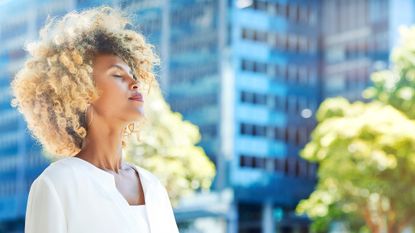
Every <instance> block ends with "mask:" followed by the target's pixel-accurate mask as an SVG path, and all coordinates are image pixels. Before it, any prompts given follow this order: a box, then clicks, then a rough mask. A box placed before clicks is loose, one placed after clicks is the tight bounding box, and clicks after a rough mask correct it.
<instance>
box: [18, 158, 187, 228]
mask: <svg viewBox="0 0 415 233" xmlns="http://www.w3.org/2000/svg"><path fill="white" fill-rule="evenodd" d="M135 168H136V169H137V171H138V172H139V175H140V180H141V184H142V186H143V189H144V190H143V191H144V198H145V205H146V211H147V219H148V222H149V227H150V231H151V233H177V232H179V230H178V228H177V224H176V220H175V218H174V214H173V209H172V207H171V203H170V200H169V197H168V195H167V191H166V189H165V187H164V186H163V185H162V184H161V182H160V181H159V180H158V178H157V177H156V176H154V175H153V174H152V173H150V172H149V171H147V170H145V169H144V168H141V167H139V166H135ZM129 208H131V206H130V205H129V203H128V202H127V200H126V199H125V198H124V197H123V195H122V194H121V193H120V192H119V191H118V189H117V188H116V186H115V178H114V176H113V175H112V174H110V173H108V172H105V171H104V170H101V169H100V168H98V167H96V166H95V165H93V164H92V163H89V162H88V161H85V160H83V159H80V158H77V157H66V158H63V159H60V160H57V161H55V162H53V163H51V164H49V166H48V167H47V168H46V169H45V170H44V171H43V172H42V173H41V174H40V175H39V176H38V177H37V178H36V179H35V180H34V182H33V183H32V186H31V188H30V191H29V196H28V201H27V208H26V220H25V233H140V232H141V231H140V225H139V224H138V221H136V220H135V219H134V215H133V213H132V212H131V210H130V209H129Z"/></svg>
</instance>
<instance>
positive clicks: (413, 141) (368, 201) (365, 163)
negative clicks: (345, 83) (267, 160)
mask: <svg viewBox="0 0 415 233" xmlns="http://www.w3.org/2000/svg"><path fill="white" fill-rule="evenodd" d="M401 31H402V40H401V45H400V47H398V48H396V49H395V50H394V52H393V53H392V60H393V62H394V66H393V67H392V68H391V69H389V70H385V71H381V72H378V73H375V74H373V75H372V81H373V85H372V86H371V87H369V88H368V89H367V90H366V91H365V92H364V95H365V96H366V97H368V98H371V102H369V103H363V102H355V103H349V102H348V101H347V100H346V99H344V98H339V97H338V98H332V99H327V100H326V101H324V102H323V103H322V104H321V106H320V108H319V110H318V112H317V115H316V118H317V121H318V126H317V127H316V128H315V130H314V131H313V133H312V135H311V141H310V142H309V143H308V144H307V145H306V146H305V148H304V149H303V150H302V152H301V156H302V157H303V158H305V159H306V160H309V161H313V162H316V163H318V164H319V170H318V178H319V182H318V184H317V187H316V190H315V191H314V192H313V193H312V194H311V195H310V197H309V198H308V199H306V200H303V201H301V202H300V204H299V205H298V207H297V210H298V212H299V213H306V214H308V215H309V216H310V217H311V218H312V219H314V220H315V222H314V224H313V231H314V232H325V231H327V229H328V227H329V224H330V222H331V221H333V220H342V221H345V222H346V223H348V224H349V227H350V228H351V229H352V230H353V231H355V232H356V231H358V230H359V228H360V231H361V232H367V231H370V232H374V233H377V232H388V233H389V232H390V233H392V232H401V231H402V230H403V229H404V228H405V227H408V226H411V224H414V223H415V210H414V208H413V206H415V186H414V184H415V181H414V179H413V177H415V122H414V120H413V119H414V118H415V111H413V109H414V107H415V94H414V88H415V28H403V29H402V30H401Z"/></svg>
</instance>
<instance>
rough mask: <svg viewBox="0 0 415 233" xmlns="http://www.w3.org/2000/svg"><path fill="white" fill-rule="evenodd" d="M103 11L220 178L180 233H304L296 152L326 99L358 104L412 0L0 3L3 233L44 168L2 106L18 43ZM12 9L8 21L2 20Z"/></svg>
mask: <svg viewBox="0 0 415 233" xmlns="http://www.w3.org/2000/svg"><path fill="white" fill-rule="evenodd" d="M101 4H107V5H110V6H114V7H118V8H121V9H124V10H126V11H128V12H129V13H132V14H133V15H134V16H135V17H136V18H134V21H135V22H134V23H135V25H137V28H135V29H136V30H138V31H140V32H142V33H143V34H144V35H145V37H146V38H147V39H148V40H149V42H150V43H152V44H154V45H155V47H156V52H157V53H158V54H159V56H160V57H161V61H162V63H161V66H160V68H159V69H158V70H156V72H157V75H158V79H159V81H160V84H161V88H162V92H163V95H164V96H165V98H166V100H167V101H168V102H169V104H170V105H171V107H172V110H173V111H177V112H180V113H182V114H183V116H184V119H185V120H189V121H191V122H192V123H194V124H196V125H198V126H199V128H200V131H201V134H202V141H201V143H200V146H202V147H203V148H204V150H205V151H206V153H207V155H208V156H209V158H210V159H211V160H212V161H214V162H215V164H216V167H217V176H216V178H215V180H214V185H213V187H212V192H211V193H210V194H200V195H199V196H198V197H197V198H195V199H194V200H183V202H182V204H181V205H180V206H179V207H178V208H177V209H175V213H176V218H177V220H178V223H179V226H180V228H181V232H229V233H236V232H241V233H244V232H250V233H251V232H264V233H270V232H287V233H288V232H308V224H309V221H308V219H307V218H306V217H305V216H296V215H295V214H294V209H295V206H296V205H297V203H298V202H299V201H300V200H301V199H303V198H306V197H307V196H308V195H309V193H310V192H312V190H313V187H314V184H315V183H316V171H317V165H316V164H310V163H308V162H306V161H304V160H302V159H301V158H300V156H299V152H300V151H301V148H302V147H303V146H304V145H305V144H306V143H307V141H308V140H309V137H310V133H311V131H312V130H313V128H314V127H315V118H314V115H315V112H316V110H317V108H318V106H319V104H320V103H321V101H322V100H324V98H327V97H333V96H344V97H346V98H348V99H350V100H359V99H361V96H360V94H361V91H362V90H363V89H364V88H365V87H366V86H367V85H369V83H370V81H369V74H370V73H371V72H373V71H375V70H377V69H382V68H386V67H387V66H388V64H389V53H390V50H391V48H392V47H393V46H395V45H396V43H397V28H398V26H399V25H401V24H410V23H412V22H414V14H413V13H412V12H413V10H414V9H415V7H414V6H415V3H414V1H413V0H402V1H392V0H350V1H341V0H294V1H286V0H177V1H176V0H175V1H169V0H140V1H129V0H108V1H94V0H65V1H40V0H22V1H11V0H9V1H0V42H1V45H2V46H1V47H0V232H23V224H24V214H25V208H26V202H27V193H28V191H29V188H30V185H31V183H32V182H33V180H34V179H35V178H36V177H37V176H38V175H39V174H40V173H41V172H42V171H43V169H44V168H45V167H46V166H47V165H48V163H49V162H48V161H47V160H46V159H45V158H44V157H43V156H42V152H41V149H40V146H39V145H38V144H37V143H36V142H35V141H34V140H33V139H32V138H31V136H29V134H28V132H27V130H26V125H25V122H24V120H23V119H22V118H21V116H20V115H19V114H18V113H17V111H16V110H14V109H12V108H11V106H10V87H9V84H10V80H11V78H12V77H13V76H14V74H15V72H16V71H17V70H18V69H19V68H20V67H21V66H22V65H23V61H24V58H25V56H26V53H25V51H24V50H23V48H24V44H25V43H26V42H27V41H31V40H34V39H36V38H37V36H38V30H39V28H40V27H41V26H42V25H43V24H44V23H45V21H46V18H47V16H48V15H50V16H59V15H63V14H65V13H66V12H68V11H71V10H81V9H85V8H89V7H94V6H98V5H101ZM10 12H13V17H9V14H10Z"/></svg>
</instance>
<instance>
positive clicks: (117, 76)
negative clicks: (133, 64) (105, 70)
mask: <svg viewBox="0 0 415 233" xmlns="http://www.w3.org/2000/svg"><path fill="white" fill-rule="evenodd" d="M113 76H114V77H116V78H122V75H116V74H114V75H113Z"/></svg>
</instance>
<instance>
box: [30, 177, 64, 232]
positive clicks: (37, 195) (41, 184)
mask: <svg viewBox="0 0 415 233" xmlns="http://www.w3.org/2000/svg"><path fill="white" fill-rule="evenodd" d="M66 232H67V223H66V219H65V214H64V212H63V208H62V204H61V201H60V199H59V196H58V194H57V192H56V190H55V187H54V185H53V184H52V182H51V181H50V180H49V179H48V178H47V177H44V176H40V177H38V178H37V179H36V180H35V181H34V182H33V183H32V186H31V187H30V191H29V196H28V201H27V208H26V219H25V233H66Z"/></svg>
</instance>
